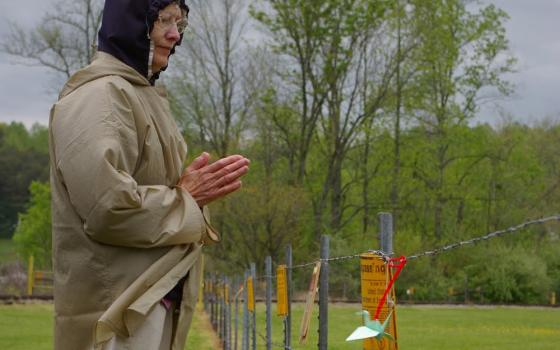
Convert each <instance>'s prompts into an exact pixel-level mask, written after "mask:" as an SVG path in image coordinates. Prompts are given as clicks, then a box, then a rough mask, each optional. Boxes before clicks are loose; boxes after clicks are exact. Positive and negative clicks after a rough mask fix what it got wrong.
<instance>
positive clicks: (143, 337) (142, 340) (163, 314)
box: [103, 304, 173, 350]
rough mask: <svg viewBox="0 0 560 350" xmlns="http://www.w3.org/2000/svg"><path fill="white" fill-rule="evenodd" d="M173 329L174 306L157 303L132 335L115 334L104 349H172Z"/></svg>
mask: <svg viewBox="0 0 560 350" xmlns="http://www.w3.org/2000/svg"><path fill="white" fill-rule="evenodd" d="M172 329H173V307H172V308H170V309H169V310H167V309H166V308H165V307H164V306H163V305H162V304H157V305H156V306H155V307H154V309H153V310H152V311H151V312H150V313H149V314H148V317H147V318H146V321H145V322H144V323H143V324H142V325H141V326H140V328H138V330H137V331H136V332H135V333H134V335H133V336H132V337H129V338H123V337H120V336H115V337H113V338H112V339H111V340H109V341H108V342H107V343H106V344H105V345H104V346H103V350H170V349H171V337H172Z"/></svg>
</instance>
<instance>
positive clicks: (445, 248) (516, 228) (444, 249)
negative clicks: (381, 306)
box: [406, 215, 560, 260]
mask: <svg viewBox="0 0 560 350" xmlns="http://www.w3.org/2000/svg"><path fill="white" fill-rule="evenodd" d="M554 220H556V221H560V215H553V216H549V217H545V218H542V219H536V220H531V221H526V222H524V223H522V224H519V225H516V226H511V227H508V228H506V229H504V230H499V231H494V232H491V233H489V234H487V235H484V236H480V237H474V238H471V239H468V240H465V241H460V242H456V243H452V244H448V245H446V246H443V247H441V248H436V249H432V250H427V251H425V252H422V253H417V254H414V255H410V256H407V257H406V259H407V260H412V259H417V258H420V257H423V256H434V255H438V254H440V253H443V252H447V251H450V250H453V249H456V248H459V247H462V246H465V245H469V244H475V243H477V242H480V241H486V240H489V239H491V238H495V237H500V236H503V235H506V234H510V233H514V232H517V231H521V230H523V229H525V228H527V227H529V226H532V225H537V224H544V223H546V222H549V221H554Z"/></svg>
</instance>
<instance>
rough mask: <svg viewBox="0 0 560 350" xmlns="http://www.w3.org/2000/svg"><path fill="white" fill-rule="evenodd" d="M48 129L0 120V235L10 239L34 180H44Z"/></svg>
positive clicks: (47, 157)
mask: <svg viewBox="0 0 560 350" xmlns="http://www.w3.org/2000/svg"><path fill="white" fill-rule="evenodd" d="M47 150H48V144H47V129H46V128H45V127H43V126H40V125H38V124H36V125H34V126H33V127H32V129H31V131H28V130H27V129H26V128H25V126H24V125H23V124H21V123H15V122H14V123H11V124H9V125H6V124H3V123H0V237H2V238H10V237H11V236H12V234H13V232H14V229H15V227H16V224H17V220H18V213H19V212H22V211H23V210H24V209H25V203H26V202H27V200H28V198H29V192H28V188H29V185H30V183H31V182H32V181H33V180H38V181H47V180H48V176H49V155H48V153H47Z"/></svg>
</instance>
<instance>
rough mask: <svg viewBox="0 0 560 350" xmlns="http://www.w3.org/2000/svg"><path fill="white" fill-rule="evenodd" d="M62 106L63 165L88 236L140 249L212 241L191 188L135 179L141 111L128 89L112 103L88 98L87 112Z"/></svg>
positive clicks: (59, 144)
mask: <svg viewBox="0 0 560 350" xmlns="http://www.w3.org/2000/svg"><path fill="white" fill-rule="evenodd" d="M105 94H107V91H105ZM60 109H61V113H60V118H59V120H58V121H57V122H55V123H54V134H55V135H56V136H55V140H54V142H55V143H56V144H55V149H57V148H58V150H57V151H56V153H57V157H56V158H57V159H56V167H57V171H58V172H59V174H60V177H61V178H62V179H63V183H64V185H65V186H66V189H67V193H68V196H69V200H70V202H71V203H72V205H73V207H74V209H75V211H76V212H77V214H78V215H79V216H80V218H81V219H82V221H83V227H84V231H85V233H86V234H88V235H89V236H90V237H91V238H92V239H93V240H96V241H98V242H101V243H104V244H109V245H117V246H125V247H137V248H151V247H158V246H169V245H177V244H184V243H192V242H199V241H201V240H204V238H205V237H206V236H207V224H206V222H205V218H204V215H203V213H202V212H201V210H200V208H199V207H198V205H197V203H196V202H195V200H194V199H193V198H192V197H191V195H190V194H189V193H188V192H187V191H185V190H183V189H181V188H178V187H170V186H167V185H164V184H161V185H159V184H157V185H148V186H145V185H139V184H138V183H137V182H136V181H135V179H134V178H133V177H132V175H131V174H133V172H134V169H135V167H136V164H137V161H138V157H139V154H138V137H137V132H136V124H135V123H134V116H133V115H132V114H133V113H134V108H131V106H130V104H129V103H127V101H126V98H123V96H122V93H116V95H115V94H113V98H111V101H110V105H108V104H107V103H97V104H95V103H88V102H85V103H83V104H82V105H81V106H80V110H75V109H74V107H70V108H64V104H61V108H60ZM72 113H78V114H79V116H76V115H74V116H71V114H72ZM57 117H58V116H57V115H56V114H55V118H57ZM154 171H164V170H163V169H154Z"/></svg>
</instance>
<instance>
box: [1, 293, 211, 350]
mask: <svg viewBox="0 0 560 350" xmlns="http://www.w3.org/2000/svg"><path fill="white" fill-rule="evenodd" d="M52 313H53V307H52V304H30V305H0V349H2V350H30V349H33V350H50V349H52V327H53V320H52ZM216 344H217V338H216V337H215V335H214V332H213V331H212V329H211V326H210V323H209V321H208V318H207V316H206V315H205V314H197V315H196V316H195V318H194V320H193V324H192V328H191V331H190V335H189V339H188V341H187V346H186V349H196V350H214V349H217V348H218V347H217V345H216Z"/></svg>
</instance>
